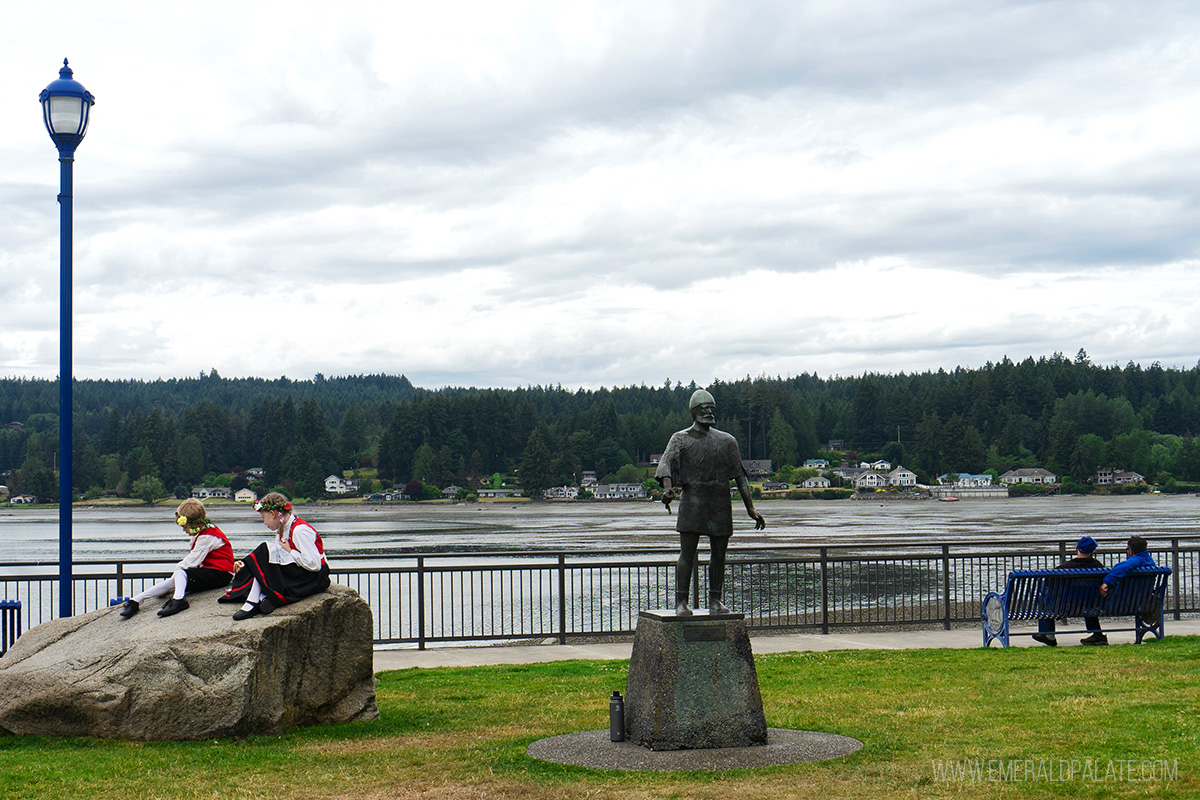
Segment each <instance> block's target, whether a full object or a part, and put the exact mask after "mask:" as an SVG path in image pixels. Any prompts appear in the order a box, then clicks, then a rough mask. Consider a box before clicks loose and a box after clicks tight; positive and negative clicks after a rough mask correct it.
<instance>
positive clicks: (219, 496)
mask: <svg viewBox="0 0 1200 800" xmlns="http://www.w3.org/2000/svg"><path fill="white" fill-rule="evenodd" d="M192 497H194V498H196V499H197V500H228V499H229V487H228V486H193V487H192Z"/></svg>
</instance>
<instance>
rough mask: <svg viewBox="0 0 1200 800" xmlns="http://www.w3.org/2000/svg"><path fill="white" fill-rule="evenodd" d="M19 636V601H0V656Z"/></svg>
mask: <svg viewBox="0 0 1200 800" xmlns="http://www.w3.org/2000/svg"><path fill="white" fill-rule="evenodd" d="M20 635H21V601H20V600H0V656H2V655H4V654H5V653H7V652H8V648H10V647H12V646H13V644H14V643H15V642H16V641H17V637H18V636H20Z"/></svg>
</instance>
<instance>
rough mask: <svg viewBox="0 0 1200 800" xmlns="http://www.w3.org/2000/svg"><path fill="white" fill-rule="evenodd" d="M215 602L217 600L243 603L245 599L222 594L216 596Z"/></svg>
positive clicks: (219, 601)
mask: <svg viewBox="0 0 1200 800" xmlns="http://www.w3.org/2000/svg"><path fill="white" fill-rule="evenodd" d="M217 602H218V603H244V602H246V601H245V600H239V599H238V598H236V597H230V596H229V595H227V594H223V595H221V596H220V597H218V598H217Z"/></svg>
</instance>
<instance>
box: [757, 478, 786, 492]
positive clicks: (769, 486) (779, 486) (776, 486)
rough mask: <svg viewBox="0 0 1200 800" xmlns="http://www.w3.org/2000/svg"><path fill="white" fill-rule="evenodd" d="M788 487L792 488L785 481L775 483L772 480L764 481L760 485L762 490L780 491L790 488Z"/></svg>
mask: <svg viewBox="0 0 1200 800" xmlns="http://www.w3.org/2000/svg"><path fill="white" fill-rule="evenodd" d="M790 488H792V487H791V486H790V485H788V484H786V483H775V482H773V481H766V482H765V483H763V485H762V490H763V491H764V492H781V491H783V490H784V489H790Z"/></svg>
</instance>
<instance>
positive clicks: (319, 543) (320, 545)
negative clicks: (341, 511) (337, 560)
mask: <svg viewBox="0 0 1200 800" xmlns="http://www.w3.org/2000/svg"><path fill="white" fill-rule="evenodd" d="M297 525H308V527H310V528H312V532H313V536H315V537H316V539H317V552H318V553H320V554H321V563H322V564H324V563H326V561H325V543H324V542H322V541H321V534H319V533H317V529H316V528H313V526H312V525H309V524H308V523H307V522H305V521H304V520H302V519H300V518H299V517H297V516H296V515H295V514H293V515H292V524H291V525H289V526H288V538H287V542H288V544H289V545H292V531H293V530H294V529H295V527H296V526H297ZM292 546H293V547H294V545H292Z"/></svg>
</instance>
